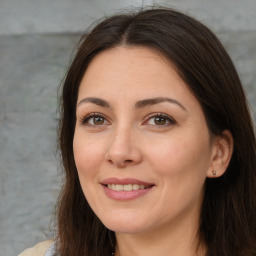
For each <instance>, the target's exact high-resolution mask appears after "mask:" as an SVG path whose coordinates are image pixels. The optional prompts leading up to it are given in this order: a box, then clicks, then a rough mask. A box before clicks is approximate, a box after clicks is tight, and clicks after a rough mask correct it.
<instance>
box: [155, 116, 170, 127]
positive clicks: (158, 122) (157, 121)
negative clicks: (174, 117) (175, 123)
mask: <svg viewBox="0 0 256 256" xmlns="http://www.w3.org/2000/svg"><path fill="white" fill-rule="evenodd" d="M166 121H167V120H166V118H163V117H160V116H157V117H155V120H154V122H155V124H156V125H165V124H166Z"/></svg>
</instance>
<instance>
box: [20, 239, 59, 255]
mask: <svg viewBox="0 0 256 256" xmlns="http://www.w3.org/2000/svg"><path fill="white" fill-rule="evenodd" d="M54 254H55V244H54V241H53V240H47V241H44V242H41V243H38V244H37V245H35V246H34V247H32V248H29V249H26V250H25V251H23V252H22V253H21V254H19V255H18V256H54Z"/></svg>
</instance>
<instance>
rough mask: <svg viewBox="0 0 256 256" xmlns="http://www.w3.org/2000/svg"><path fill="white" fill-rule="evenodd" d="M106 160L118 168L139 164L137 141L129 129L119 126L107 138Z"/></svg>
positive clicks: (139, 153)
mask: <svg viewBox="0 0 256 256" xmlns="http://www.w3.org/2000/svg"><path fill="white" fill-rule="evenodd" d="M106 160H107V161H108V162H109V163H110V164H112V165H115V166H116V167H118V168H124V167H126V166H131V165H135V164H139V163H140V162H141V161H142V154H141V150H140V149H139V142H138V140H136V135H135V134H134V133H133V132H132V130H131V129H127V128H119V129H117V130H116V131H115V133H114V134H113V136H111V137H110V138H109V145H108V150H107V152H106Z"/></svg>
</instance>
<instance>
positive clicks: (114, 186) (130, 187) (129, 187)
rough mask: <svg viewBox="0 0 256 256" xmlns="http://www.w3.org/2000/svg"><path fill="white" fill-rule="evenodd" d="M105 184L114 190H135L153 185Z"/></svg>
mask: <svg viewBox="0 0 256 256" xmlns="http://www.w3.org/2000/svg"><path fill="white" fill-rule="evenodd" d="M105 186H106V187H108V188H109V189H111V190H114V191H135V190H142V189H147V188H151V187H153V185H150V186H145V185H140V184H126V185H122V184H106V185H105Z"/></svg>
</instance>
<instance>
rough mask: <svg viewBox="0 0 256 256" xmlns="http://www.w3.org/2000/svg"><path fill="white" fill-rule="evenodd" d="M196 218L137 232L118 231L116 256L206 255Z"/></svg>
mask: <svg viewBox="0 0 256 256" xmlns="http://www.w3.org/2000/svg"><path fill="white" fill-rule="evenodd" d="M194 220H195V219H194V218H191V219H185V220H183V223H181V222H182V221H181V220H179V221H175V222H174V224H172V225H168V226H167V225H165V226H164V227H159V228H158V229H155V230H151V231H145V232H141V233H135V234H124V233H116V239H117V248H116V254H115V256H130V255H133V256H144V255H147V256H159V255H170V256H205V255H206V253H205V252H206V249H205V246H203V245H200V246H198V245H199V243H198V242H199V240H198V236H197V231H198V223H199V222H197V224H196V225H195V222H194Z"/></svg>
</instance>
